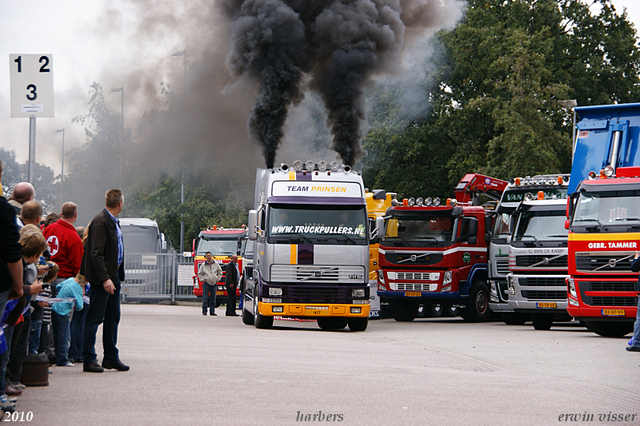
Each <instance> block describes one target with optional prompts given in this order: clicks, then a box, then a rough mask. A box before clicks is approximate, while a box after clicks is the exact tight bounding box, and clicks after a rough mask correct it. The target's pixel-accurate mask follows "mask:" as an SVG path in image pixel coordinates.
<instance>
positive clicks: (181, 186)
mask: <svg viewBox="0 0 640 426" xmlns="http://www.w3.org/2000/svg"><path fill="white" fill-rule="evenodd" d="M171 56H184V62H183V64H184V88H183V91H184V92H183V93H184V94H185V95H186V93H187V49H184V50H181V51H179V52H176V53H173V54H172V55H171ZM180 204H184V173H183V174H182V183H181V185H180ZM183 255H184V220H183V218H182V213H180V256H183Z"/></svg>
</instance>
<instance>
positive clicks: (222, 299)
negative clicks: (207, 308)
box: [191, 226, 246, 306]
mask: <svg viewBox="0 0 640 426" xmlns="http://www.w3.org/2000/svg"><path fill="white" fill-rule="evenodd" d="M245 235H246V229H245V228H218V227H216V226H213V227H211V228H207V229H206V230H204V231H201V232H200V234H199V235H198V238H196V239H195V240H193V251H192V253H191V256H192V257H193V258H194V259H193V294H194V295H196V296H200V297H202V282H201V281H200V279H199V278H198V269H199V268H200V264H201V263H203V262H204V255H205V253H206V252H208V251H210V252H211V254H212V255H213V259H214V260H215V261H216V262H218V263H219V264H220V266H221V267H222V279H221V280H220V282H219V283H218V290H217V292H216V295H217V297H216V306H220V305H221V304H224V303H226V300H227V289H226V288H225V286H224V279H225V277H226V269H227V265H228V264H229V262H230V261H231V256H233V255H237V256H238V270H240V271H242V256H240V254H241V253H242V252H243V250H242V249H243V244H246V239H243V237H244V236H245ZM236 300H240V289H239V288H237V290H236Z"/></svg>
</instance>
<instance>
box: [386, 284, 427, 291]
mask: <svg viewBox="0 0 640 426" xmlns="http://www.w3.org/2000/svg"><path fill="white" fill-rule="evenodd" d="M391 287H392V288H393V287H394V284H391ZM395 287H396V290H415V291H436V290H437V289H438V284H416V283H396V284H395Z"/></svg>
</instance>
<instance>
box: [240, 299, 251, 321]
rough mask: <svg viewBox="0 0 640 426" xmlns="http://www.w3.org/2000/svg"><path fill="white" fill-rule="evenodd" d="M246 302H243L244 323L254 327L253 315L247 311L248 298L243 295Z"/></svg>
mask: <svg viewBox="0 0 640 426" xmlns="http://www.w3.org/2000/svg"><path fill="white" fill-rule="evenodd" d="M242 297H243V298H244V300H243V301H242V322H243V323H245V324H246V325H253V314H252V313H251V312H249V311H247V296H246V295H244V294H243V295H242Z"/></svg>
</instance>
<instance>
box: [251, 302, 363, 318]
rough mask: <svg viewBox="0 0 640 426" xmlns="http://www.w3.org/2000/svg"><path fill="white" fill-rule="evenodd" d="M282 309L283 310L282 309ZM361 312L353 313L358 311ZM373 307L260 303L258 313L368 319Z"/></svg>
mask: <svg viewBox="0 0 640 426" xmlns="http://www.w3.org/2000/svg"><path fill="white" fill-rule="evenodd" d="M280 308H281V309H280ZM358 308H359V311H360V312H353V313H352V311H356V310H358ZM370 309H371V306H370V305H369V304H366V305H346V304H345V305H342V304H322V303H264V302H258V311H259V312H260V315H262V316H265V317H275V316H283V317H299V318H302V317H305V318H309V317H311V318H313V317H345V318H347V317H348V318H368V317H369V310H370Z"/></svg>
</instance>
